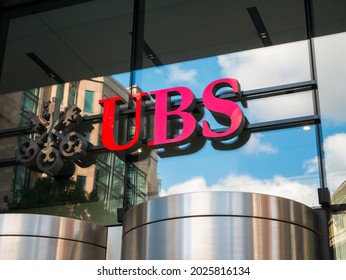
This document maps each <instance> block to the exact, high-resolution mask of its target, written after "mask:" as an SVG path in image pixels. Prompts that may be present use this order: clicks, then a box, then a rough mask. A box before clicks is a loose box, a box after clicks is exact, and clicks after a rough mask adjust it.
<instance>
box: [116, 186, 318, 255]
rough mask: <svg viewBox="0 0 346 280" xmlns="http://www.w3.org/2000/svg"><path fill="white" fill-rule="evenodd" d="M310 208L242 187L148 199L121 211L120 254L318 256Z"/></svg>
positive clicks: (316, 231)
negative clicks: (247, 191) (121, 236)
mask: <svg viewBox="0 0 346 280" xmlns="http://www.w3.org/2000/svg"><path fill="white" fill-rule="evenodd" d="M318 258H319V248H318V220H317V216H316V214H315V212H314V211H313V210H312V209H311V208H309V207H307V206H305V205H303V204H301V203H298V202H295V201H292V200H288V199H285V198H280V197H275V196H269V195H263V194H254V193H242V192H200V193H185V194H178V195H172V196H166V197H161V198H158V199H153V200H150V201H147V202H145V203H142V204H140V205H137V206H135V207H134V208H132V209H130V210H129V211H128V212H127V213H126V214H125V216H124V228H123V239H122V259H163V260H167V259H170V260H173V259H180V260H181V259H190V260H191V259H192V260H196V259H216V260H220V259H237V260H242V259H246V260H257V259H259V260H260V259H262V260H263V259H264V260H269V259H287V260H288V259H318Z"/></svg>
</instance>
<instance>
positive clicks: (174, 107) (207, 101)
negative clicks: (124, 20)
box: [17, 78, 250, 178]
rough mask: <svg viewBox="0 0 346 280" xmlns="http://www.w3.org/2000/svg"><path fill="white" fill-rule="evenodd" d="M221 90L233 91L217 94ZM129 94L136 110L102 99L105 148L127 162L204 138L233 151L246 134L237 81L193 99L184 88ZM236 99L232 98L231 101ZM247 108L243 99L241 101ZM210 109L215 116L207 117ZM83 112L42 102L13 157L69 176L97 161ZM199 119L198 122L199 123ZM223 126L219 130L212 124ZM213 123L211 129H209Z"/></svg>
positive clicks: (182, 151) (179, 151)
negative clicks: (29, 133)
mask: <svg viewBox="0 0 346 280" xmlns="http://www.w3.org/2000/svg"><path fill="white" fill-rule="evenodd" d="M222 89H231V91H230V90H228V92H227V93H226V94H225V93H221V94H220V93H219V92H220V91H221V90H222ZM150 96H151V97H153V98H154V99H155V101H154V102H153V101H150V98H149V95H148V94H147V93H145V92H141V93H136V94H132V95H131V96H130V99H131V100H133V107H134V110H132V111H131V109H129V108H128V106H126V105H125V108H124V107H122V106H123V105H121V104H123V103H124V102H123V99H122V98H121V97H120V96H116V97H112V98H108V99H103V100H100V101H99V104H101V105H102V106H103V109H104V110H103V116H102V132H101V139H102V144H103V146H104V147H105V148H106V149H108V150H109V151H113V152H115V153H116V154H117V155H118V156H119V158H121V159H123V160H127V161H134V160H142V159H144V158H146V157H147V156H148V155H149V154H150V153H151V151H152V150H153V149H156V150H157V153H158V155H159V156H160V157H169V156H178V155H186V154H191V153H194V152H196V151H198V150H199V149H201V148H202V147H203V146H204V145H205V143H206V141H207V140H209V141H211V145H212V146H213V148H214V149H217V150H232V149H236V148H239V147H241V146H242V145H244V144H245V143H246V142H247V141H248V140H249V138H250V132H249V130H245V129H244V128H246V126H247V124H248V121H247V119H246V117H245V116H244V114H243V111H242V110H241V108H240V107H239V106H238V104H237V103H236V102H235V101H241V90H240V85H239V83H238V81H237V80H236V79H231V78H224V79H219V80H216V81H214V82H212V83H210V84H209V85H207V87H206V88H205V89H204V91H203V94H202V98H201V99H199V100H198V99H197V98H196V96H195V95H194V93H193V92H192V91H191V90H190V89H189V88H187V87H174V88H168V89H162V90H156V91H152V92H150ZM235 99H236V100H235ZM234 100H235V101H234ZM242 104H243V106H244V107H246V103H244V102H242ZM205 110H209V111H210V112H211V114H212V116H213V118H214V119H213V120H205V119H203V118H204V113H205ZM80 113H81V110H80V109H79V108H78V107H77V106H75V105H74V106H72V107H71V108H69V109H68V110H67V111H65V112H60V102H59V101H58V100H57V99H54V100H53V102H50V101H48V102H45V104H44V110H43V114H42V118H38V117H37V116H36V115H32V125H33V129H34V131H35V132H36V133H38V136H37V137H36V139H35V140H27V141H25V142H24V143H22V144H21V145H20V146H19V148H18V150H17V161H18V162H20V163H22V164H24V165H26V166H27V167H29V168H31V169H32V170H35V171H39V172H44V173H46V174H48V175H51V176H55V177H67V178H69V177H71V176H72V175H73V173H74V171H75V164H77V165H79V166H81V167H87V166H90V165H91V164H93V163H94V162H95V158H94V156H91V155H89V154H87V147H88V146H90V145H91V143H89V142H88V141H87V140H86V139H87V138H86V136H87V135H88V134H89V133H90V132H91V131H92V130H93V126H92V124H90V123H89V124H88V122H83V117H82V116H81V114H80ZM200 122H201V124H200ZM215 125H216V126H220V125H221V126H222V127H221V128H215ZM213 127H214V128H213Z"/></svg>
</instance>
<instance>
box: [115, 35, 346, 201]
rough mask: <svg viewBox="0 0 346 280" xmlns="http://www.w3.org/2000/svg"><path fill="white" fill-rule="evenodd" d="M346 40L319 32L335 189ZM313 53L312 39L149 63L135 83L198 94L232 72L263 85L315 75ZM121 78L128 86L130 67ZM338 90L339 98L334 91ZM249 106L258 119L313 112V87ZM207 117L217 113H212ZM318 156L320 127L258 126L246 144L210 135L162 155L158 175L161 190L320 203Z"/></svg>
mask: <svg viewBox="0 0 346 280" xmlns="http://www.w3.org/2000/svg"><path fill="white" fill-rule="evenodd" d="M334 41H337V42H338V47H334V50H333V52H332V53H331V52H330V51H329V50H330V44H331V43H332V45H333V42H334ZM334 46H335V45H334ZM345 47H346V36H345V34H341V35H339V36H334V37H333V36H329V37H326V38H321V39H317V40H316V52H317V56H318V59H317V64H318V65H317V66H318V67H319V66H320V67H319V69H320V70H319V73H318V75H319V89H320V99H321V107H322V112H323V120H324V122H325V124H326V125H325V126H324V127H323V129H324V130H323V132H324V137H325V153H326V168H327V171H328V175H329V187H330V188H331V190H332V191H333V190H335V189H336V188H337V186H338V185H340V183H341V182H342V181H343V180H344V179H345V178H346V176H345V175H346V172H345V171H343V170H346V152H345V149H342V147H343V145H344V144H345V142H346V115H345V113H344V111H345V110H344V109H343V108H344V104H345V103H344V101H345V102H346V100H345V97H344V94H343V91H342V89H343V85H342V81H343V79H342V78H341V79H340V75H335V62H336V61H338V65H340V63H339V62H340V59H343V60H345V63H344V64H341V66H339V67H340V69H339V73H338V74H343V75H345V73H346V69H345V68H344V66H343V65H346V57H345V55H343V56H342V53H343V50H344V49H345ZM308 57H309V56H308V45H307V43H306V42H297V43H293V44H290V45H279V46H275V47H269V48H261V49H257V50H251V51H246V52H240V53H236V54H228V55H222V56H217V57H211V58H206V59H200V60H194V61H189V62H184V63H178V64H174V65H167V66H163V67H156V68H149V69H145V70H142V71H139V72H138V73H136V84H137V85H139V86H140V87H141V88H142V90H144V91H147V92H150V91H153V90H158V89H164V88H170V87H175V86H185V87H188V88H190V89H191V90H192V91H193V92H194V94H195V95H196V96H197V97H201V94H202V92H203V89H204V88H205V87H206V86H207V85H208V84H209V83H210V82H212V81H214V80H216V79H220V78H226V77H230V78H236V79H238V80H239V82H240V85H241V87H242V89H243V90H249V89H256V88H263V87H268V86H274V85H282V84H288V83H294V82H300V81H307V80H310V79H311V78H310V66H309V61H308ZM331 71H333V73H334V75H333V74H331ZM115 78H116V79H117V80H118V81H120V82H121V83H122V84H123V85H125V86H128V84H129V74H128V73H125V74H120V75H116V76H115ZM333 81H334V82H333ZM331 90H332V95H333V98H330V94H331V93H330V91H331ZM239 105H240V104H239ZM240 106H241V105H240ZM242 109H243V108H242ZM244 112H245V114H246V116H247V117H248V119H249V120H250V122H251V123H256V122H262V121H269V120H276V119H284V118H290V117H298V116H304V115H311V114H312V113H313V109H312V97H311V93H310V92H306V93H300V94H295V95H290V96H285V97H276V98H266V99H263V100H261V101H256V102H251V103H249V108H248V109H246V110H244ZM204 119H208V120H211V119H212V117H211V115H210V114H205V117H204ZM316 157H317V151H316V135H315V128H314V127H311V128H310V130H304V129H303V128H302V127H300V128H294V129H287V130H279V131H272V132H266V133H254V134H253V135H252V136H251V138H250V140H249V142H248V143H247V144H246V145H245V146H244V147H242V148H240V149H238V150H233V151H222V152H220V151H215V150H214V149H213V148H212V147H211V146H210V144H209V143H207V144H206V145H205V147H204V148H203V149H202V150H200V151H199V152H197V153H195V154H193V155H187V156H181V157H172V158H165V159H160V160H159V163H158V175H159V177H160V179H161V180H162V195H166V194H172V193H178V192H189V191H199V190H202V191H203V190H234V191H253V192H261V193H269V194H273V195H279V196H284V197H288V198H291V199H295V200H297V201H301V202H303V203H305V204H308V205H310V206H313V205H316V204H317V192H316V188H317V187H319V178H318V169H317V158H316Z"/></svg>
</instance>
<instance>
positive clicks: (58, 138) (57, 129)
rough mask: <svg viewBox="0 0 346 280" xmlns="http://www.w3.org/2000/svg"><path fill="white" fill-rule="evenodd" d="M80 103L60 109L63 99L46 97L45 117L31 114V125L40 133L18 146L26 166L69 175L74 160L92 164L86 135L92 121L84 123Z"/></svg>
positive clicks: (35, 169) (40, 170)
mask: <svg viewBox="0 0 346 280" xmlns="http://www.w3.org/2000/svg"><path fill="white" fill-rule="evenodd" d="M80 112H81V110H80V109H79V108H78V107H77V106H75V105H74V106H72V107H70V108H69V109H68V110H67V111H65V112H60V101H59V100H58V99H56V98H53V102H51V101H48V102H47V101H46V102H44V105H43V112H42V118H39V117H37V116H36V115H34V114H32V115H31V125H32V128H33V130H34V131H35V132H36V133H37V134H38V136H37V137H36V139H35V140H27V141H24V142H23V143H22V144H21V145H20V146H19V147H18V149H17V154H16V158H17V161H18V162H20V163H22V164H24V165H25V166H26V167H28V168H30V169H32V170H34V171H37V172H41V173H46V174H48V175H51V176H54V177H63V178H66V179H68V178H70V177H71V176H72V175H73V173H74V171H75V164H77V165H79V166H81V167H87V166H90V165H91V164H92V161H91V160H90V157H87V153H86V150H87V146H88V145H91V144H90V143H88V141H87V140H86V138H85V137H86V135H87V134H88V133H90V132H91V131H92V130H93V126H92V125H90V124H89V125H87V124H84V123H83V124H82V120H83V117H82V116H81V114H80Z"/></svg>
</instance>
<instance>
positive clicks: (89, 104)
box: [84, 90, 94, 113]
mask: <svg viewBox="0 0 346 280" xmlns="http://www.w3.org/2000/svg"><path fill="white" fill-rule="evenodd" d="M93 108H94V92H93V91H91V90H86V91H85V97H84V113H92V112H93Z"/></svg>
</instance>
